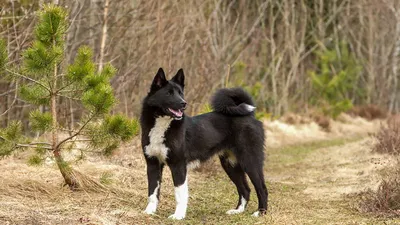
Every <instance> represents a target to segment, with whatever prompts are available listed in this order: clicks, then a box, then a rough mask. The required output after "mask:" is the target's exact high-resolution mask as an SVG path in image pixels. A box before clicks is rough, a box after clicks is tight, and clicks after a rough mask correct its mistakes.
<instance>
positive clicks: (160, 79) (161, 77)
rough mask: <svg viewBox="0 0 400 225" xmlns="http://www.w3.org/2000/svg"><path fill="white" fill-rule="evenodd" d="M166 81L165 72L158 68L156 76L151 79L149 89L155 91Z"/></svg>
mask: <svg viewBox="0 0 400 225" xmlns="http://www.w3.org/2000/svg"><path fill="white" fill-rule="evenodd" d="M167 83H168V81H167V79H166V78H165V73H164V70H163V69H162V68H160V69H158V71H157V74H156V76H155V77H154V79H153V83H152V84H151V88H150V91H156V90H158V89H160V88H162V87H163V86H164V85H166V84H167Z"/></svg>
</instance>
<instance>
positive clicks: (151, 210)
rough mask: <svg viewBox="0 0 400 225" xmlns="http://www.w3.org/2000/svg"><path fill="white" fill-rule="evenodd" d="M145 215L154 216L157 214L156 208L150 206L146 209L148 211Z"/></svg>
mask: <svg viewBox="0 0 400 225" xmlns="http://www.w3.org/2000/svg"><path fill="white" fill-rule="evenodd" d="M143 213H145V214H149V215H154V213H156V207H152V206H150V205H148V206H147V207H146V209H145V210H144V211H143Z"/></svg>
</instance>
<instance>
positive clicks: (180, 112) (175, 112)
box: [168, 108, 183, 117]
mask: <svg viewBox="0 0 400 225" xmlns="http://www.w3.org/2000/svg"><path fill="white" fill-rule="evenodd" d="M168 110H169V111H170V112H172V113H173V114H174V115H175V116H177V117H181V116H182V115H183V112H182V111H181V110H180V109H178V110H173V109H171V108H168Z"/></svg>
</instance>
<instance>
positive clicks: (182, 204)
mask: <svg viewBox="0 0 400 225" xmlns="http://www.w3.org/2000/svg"><path fill="white" fill-rule="evenodd" d="M170 168H171V173H172V179H173V181H174V186H175V200H176V209H175V213H174V214H172V215H171V216H169V217H168V218H171V219H176V220H181V219H183V218H185V216H186V209H187V204H188V200H189V188H188V183H187V169H186V164H185V163H179V164H177V165H170Z"/></svg>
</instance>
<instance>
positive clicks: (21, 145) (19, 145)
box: [16, 144, 53, 150]
mask: <svg viewBox="0 0 400 225" xmlns="http://www.w3.org/2000/svg"><path fill="white" fill-rule="evenodd" d="M16 147H20V148H26V147H29V148H44V149H47V150H53V149H52V148H51V147H45V146H37V145H33V144H16Z"/></svg>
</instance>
